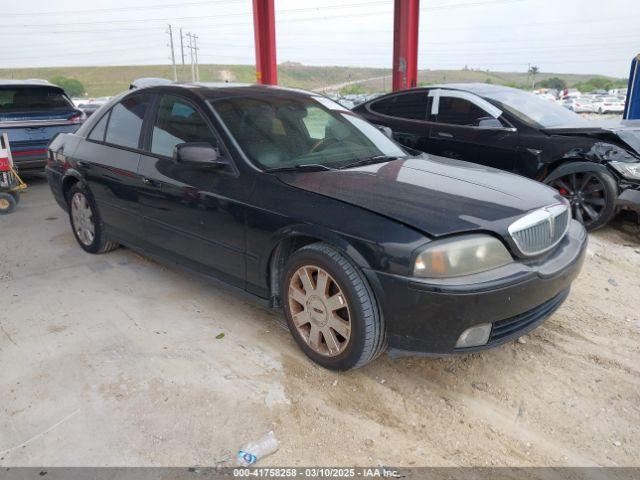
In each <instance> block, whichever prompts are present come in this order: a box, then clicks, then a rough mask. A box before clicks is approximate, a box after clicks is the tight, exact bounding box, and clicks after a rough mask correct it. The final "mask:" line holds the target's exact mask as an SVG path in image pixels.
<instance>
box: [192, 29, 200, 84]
mask: <svg viewBox="0 0 640 480" xmlns="http://www.w3.org/2000/svg"><path fill="white" fill-rule="evenodd" d="M193 49H194V50H195V52H196V55H195V56H196V82H199V81H200V64H199V63H198V36H197V35H194V36H193Z"/></svg>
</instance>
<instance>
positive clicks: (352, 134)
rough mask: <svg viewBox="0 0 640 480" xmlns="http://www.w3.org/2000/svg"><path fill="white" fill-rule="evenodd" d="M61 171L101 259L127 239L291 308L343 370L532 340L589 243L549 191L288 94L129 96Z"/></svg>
mask: <svg viewBox="0 0 640 480" xmlns="http://www.w3.org/2000/svg"><path fill="white" fill-rule="evenodd" d="M47 175H48V180H49V184H50V186H51V189H52V191H53V194H54V196H55V198H56V199H57V201H58V203H59V204H60V205H61V206H62V208H64V209H65V210H68V212H69V217H70V221H71V227H72V230H73V233H74V235H75V236H76V239H77V241H78V243H79V244H80V246H81V247H82V248H83V249H84V250H86V251H87V252H90V253H104V252H107V251H109V250H112V249H114V248H116V247H117V246H118V245H119V244H123V245H126V246H128V247H130V248H133V249H136V250H139V251H141V252H143V253H144V254H146V255H149V256H152V257H156V258H158V259H160V260H163V261H167V262H171V263H173V264H177V265H180V266H182V267H185V268H187V269H189V270H191V271H192V272H196V273H200V274H202V275H205V276H206V277H207V278H210V279H215V280H217V281H219V282H220V283H223V284H226V285H228V286H231V287H232V288H235V290H237V291H240V292H243V293H245V294H248V295H250V296H252V297H253V298H255V299H258V300H260V301H261V302H262V303H264V304H265V305H268V306H270V307H274V308H276V307H282V308H283V309H284V312H285V315H286V319H287V322H288V325H289V328H290V330H291V333H292V334H293V336H294V338H295V340H296V341H297V343H298V344H299V345H300V347H301V348H302V350H304V352H305V353H306V354H307V355H308V356H309V357H310V358H312V359H313V360H314V361H316V362H317V363H319V364H321V365H323V366H325V367H327V368H332V369H340V370H344V369H349V368H352V367H358V366H361V365H364V364H365V363H367V362H369V361H371V360H373V359H374V358H375V357H376V356H377V355H379V354H380V353H381V352H383V351H384V350H385V349H386V348H387V347H389V349H390V350H391V352H392V353H395V354H402V353H407V352H408V353H429V354H436V355H443V354H451V353H458V352H470V351H475V350H478V349H483V348H488V347H493V346H495V345H499V344H501V343H504V342H506V341H509V340H512V339H514V338H516V337H518V336H520V335H522V334H523V333H524V332H527V331H529V330H531V329H533V328H535V327H536V326H537V325H539V324H540V322H542V321H543V320H544V319H545V318H547V317H548V316H549V315H550V314H551V313H553V312H554V311H555V310H556V309H557V308H558V307H559V306H560V304H561V303H562V302H563V301H564V299H565V298H566V297H567V295H568V292H569V287H570V286H571V283H572V281H573V280H574V278H575V277H576V275H577V274H578V271H579V270H580V266H581V263H582V259H583V256H584V251H585V246H586V242H587V240H586V232H585V230H584V228H583V227H582V225H580V224H579V223H578V222H576V221H573V220H571V214H570V209H569V206H568V202H566V200H564V199H563V197H562V196H561V195H559V194H558V193H557V192H556V191H554V190H553V189H551V188H549V187H547V186H544V185H542V184H540V183H537V182H532V181H530V180H528V179H525V178H523V177H519V176H516V175H511V174H508V173H505V172H501V171H499V170H495V169H491V168H486V167H482V166H479V165H474V164H470V163H466V162H461V161H458V160H450V159H446V158H438V157H435V156H434V157H431V156H428V155H426V154H421V155H420V156H417V157H416V156H412V155H411V154H410V153H409V152H407V151H405V150H404V149H403V148H402V147H400V146H399V145H398V144H397V143H395V142H394V141H392V140H391V139H389V138H388V137H387V136H386V135H385V134H384V133H382V132H381V131H380V130H378V129H377V128H376V127H374V126H373V125H371V124H370V123H368V122H366V121H365V120H363V119H362V118H360V117H359V116H357V115H356V114H354V113H352V112H350V111H348V110H345V109H344V107H341V106H340V105H338V104H337V103H334V102H333V101H331V100H329V99H327V98H325V97H322V96H319V95H316V94H313V93H307V92H303V91H299V90H288V89H282V88H275V87H263V86H229V85H227V86H226V87H225V86H213V85H210V86H207V85H171V86H155V87H149V88H142V89H136V90H134V91H132V92H130V93H127V94H123V95H121V96H120V97H118V98H115V99H114V100H113V101H111V102H110V103H109V104H107V105H105V106H104V107H103V108H102V109H100V110H99V111H98V112H96V113H95V114H94V115H93V116H92V117H91V118H90V119H89V120H88V121H87V123H86V124H85V125H84V126H83V127H82V128H81V129H80V130H78V132H76V133H75V134H65V135H60V136H58V137H57V138H55V139H54V141H53V142H52V144H51V145H50V150H49V163H48V167H47ZM159 301H161V299H159Z"/></svg>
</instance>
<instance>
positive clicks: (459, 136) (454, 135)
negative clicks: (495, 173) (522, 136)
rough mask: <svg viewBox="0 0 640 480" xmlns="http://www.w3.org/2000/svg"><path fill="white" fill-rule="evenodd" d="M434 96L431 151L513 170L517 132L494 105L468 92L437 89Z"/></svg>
mask: <svg viewBox="0 0 640 480" xmlns="http://www.w3.org/2000/svg"><path fill="white" fill-rule="evenodd" d="M433 96H434V101H433V107H432V111H431V114H432V118H433V123H432V127H431V134H430V143H431V151H432V152H433V153H437V154H438V155H442V156H444V157H449V158H456V159H459V160H466V161H469V162H474V163H480V164H482V165H487V166H490V167H494V168H499V169H502V170H509V171H511V170H513V167H514V165H515V160H516V157H517V155H518V153H517V148H518V133H517V131H516V129H515V128H512V127H511V126H510V125H507V124H506V123H505V122H504V120H501V119H500V117H501V114H502V112H501V111H500V110H499V109H498V108H497V107H495V106H494V105H492V104H490V103H489V102H487V101H486V100H484V99H482V98H480V97H478V96H476V95H474V94H472V93H469V92H463V91H457V90H444V89H439V90H436V91H434V92H433Z"/></svg>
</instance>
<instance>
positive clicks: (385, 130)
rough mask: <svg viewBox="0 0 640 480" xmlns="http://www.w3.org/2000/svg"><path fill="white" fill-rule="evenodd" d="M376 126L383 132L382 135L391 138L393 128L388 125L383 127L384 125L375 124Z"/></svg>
mask: <svg viewBox="0 0 640 480" xmlns="http://www.w3.org/2000/svg"><path fill="white" fill-rule="evenodd" d="M376 128H377V129H378V130H380V131H381V132H382V133H384V136H385V137H387V138H393V130H391V129H390V128H389V127H385V126H384V125H376Z"/></svg>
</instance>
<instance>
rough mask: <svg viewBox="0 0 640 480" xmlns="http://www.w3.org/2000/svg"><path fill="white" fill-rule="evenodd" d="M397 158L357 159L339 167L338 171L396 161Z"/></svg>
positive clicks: (374, 157) (382, 156)
mask: <svg viewBox="0 0 640 480" xmlns="http://www.w3.org/2000/svg"><path fill="white" fill-rule="evenodd" d="M399 158H401V157H396V156H393V155H374V156H373V157H366V158H359V159H358V160H356V161H355V162H351V163H347V164H346V165H343V166H341V167H340V170H344V169H345V168H354V167H363V166H364V165H372V164H374V163H382V162H391V161H392V160H397V159H399Z"/></svg>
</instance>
